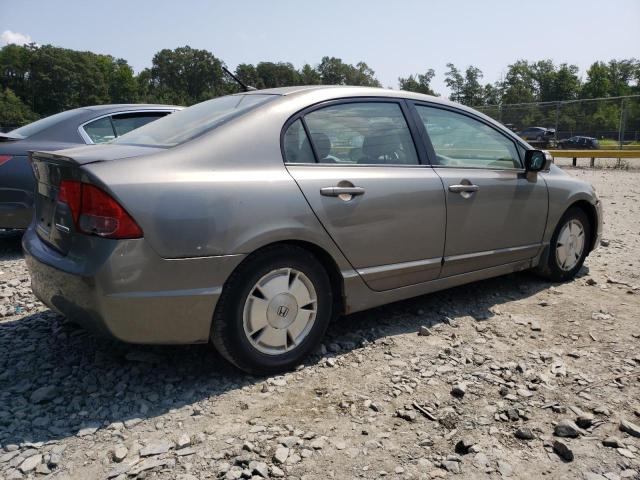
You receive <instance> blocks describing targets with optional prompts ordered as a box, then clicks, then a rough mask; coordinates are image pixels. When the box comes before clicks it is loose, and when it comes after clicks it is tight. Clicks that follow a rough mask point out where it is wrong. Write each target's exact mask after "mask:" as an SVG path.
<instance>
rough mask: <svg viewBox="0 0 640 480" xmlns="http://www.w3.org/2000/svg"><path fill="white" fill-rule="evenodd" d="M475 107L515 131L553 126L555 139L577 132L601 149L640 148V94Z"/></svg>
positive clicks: (573, 134)
mask: <svg viewBox="0 0 640 480" xmlns="http://www.w3.org/2000/svg"><path fill="white" fill-rule="evenodd" d="M474 108H475V109H476V110H479V111H481V112H483V113H484V114H485V115H488V116H490V117H492V118H494V119H496V120H498V121H499V122H501V123H502V124H503V125H506V126H507V127H508V128H510V129H512V130H513V131H515V132H521V131H522V130H524V129H526V128H528V127H544V128H547V129H552V130H554V132H555V133H554V134H553V140H554V141H556V142H557V141H559V140H563V139H566V138H570V137H573V136H576V135H579V136H586V137H593V138H597V139H598V141H599V142H600V145H601V147H603V148H605V147H606V148H616V147H620V148H625V147H627V148H640V95H630V96H626V97H609V98H594V99H583V100H569V101H562V102H539V103H517V104H507V105H483V106H479V107H474ZM550 146H553V145H550Z"/></svg>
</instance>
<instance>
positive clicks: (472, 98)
mask: <svg viewBox="0 0 640 480" xmlns="http://www.w3.org/2000/svg"><path fill="white" fill-rule="evenodd" d="M481 79H482V70H480V69H479V68H478V67H474V66H473V65H471V66H469V67H467V69H466V70H465V72H464V83H463V86H462V103H463V104H464V105H469V106H474V105H482V104H483V103H484V88H483V87H482V84H481V83H480V80H481Z"/></svg>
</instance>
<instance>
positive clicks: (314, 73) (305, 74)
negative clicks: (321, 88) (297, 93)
mask: <svg viewBox="0 0 640 480" xmlns="http://www.w3.org/2000/svg"><path fill="white" fill-rule="evenodd" d="M298 76H299V78H300V85H320V82H322V78H321V77H320V73H318V70H316V69H315V68H313V67H312V66H311V65H309V64H308V63H305V64H304V66H303V67H302V68H301V69H300V71H299V72H298Z"/></svg>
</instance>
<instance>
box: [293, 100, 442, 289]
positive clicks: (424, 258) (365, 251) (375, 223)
mask: <svg viewBox="0 0 640 480" xmlns="http://www.w3.org/2000/svg"><path fill="white" fill-rule="evenodd" d="M406 114H407V110H406V105H405V103H404V102H403V101H399V100H398V101H396V100H392V99H391V100H387V99H385V100H381V99H357V100H355V99H352V100H341V101H338V102H330V103H327V104H324V105H322V106H319V107H313V108H311V109H308V110H306V111H303V112H302V113H301V114H299V115H298V116H296V117H294V118H292V119H291V120H290V121H289V122H288V124H287V125H286V126H285V133H284V135H283V152H284V155H285V161H286V162H287V168H288V170H289V172H290V173H291V175H292V176H293V178H294V179H295V180H296V182H297V183H298V185H299V187H300V189H301V190H302V192H303V194H304V195H305V197H306V199H307V201H308V202H309V204H310V206H311V208H312V209H313V211H314V212H315V214H316V216H317V217H318V218H319V220H320V221H321V222H322V225H323V226H324V228H325V229H326V230H327V232H328V233H329V235H330V236H331V237H332V238H333V240H334V241H335V242H336V244H337V245H338V247H339V248H340V249H341V250H342V252H343V253H344V255H345V256H346V258H347V259H348V260H349V261H350V262H351V264H352V265H353V267H354V268H355V269H356V270H357V271H358V273H359V274H360V275H361V277H362V278H363V279H364V280H365V282H366V283H367V284H368V285H369V287H370V288H372V289H374V290H388V289H392V288H397V287H402V286H405V285H410V284H415V283H420V282H424V281H428V280H432V279H435V278H437V277H438V276H439V274H440V267H441V261H442V252H443V248H444V233H445V199H444V191H443V187H442V182H441V180H440V178H439V177H438V176H437V175H436V173H435V172H434V171H433V169H432V168H431V167H430V166H428V165H424V164H422V163H421V161H420V159H421V158H423V157H424V149H423V147H422V148H419V149H416V144H415V143H414V139H413V136H412V133H411V129H410V125H409V123H408V122H407V116H406ZM415 134H416V132H415V131H414V135H415ZM310 139H311V141H310Z"/></svg>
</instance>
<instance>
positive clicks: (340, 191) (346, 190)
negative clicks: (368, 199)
mask: <svg viewBox="0 0 640 480" xmlns="http://www.w3.org/2000/svg"><path fill="white" fill-rule="evenodd" d="M320 195H324V196H325V197H340V196H341V195H349V196H352V197H354V196H356V195H364V188H362V187H323V188H321V189H320Z"/></svg>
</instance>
